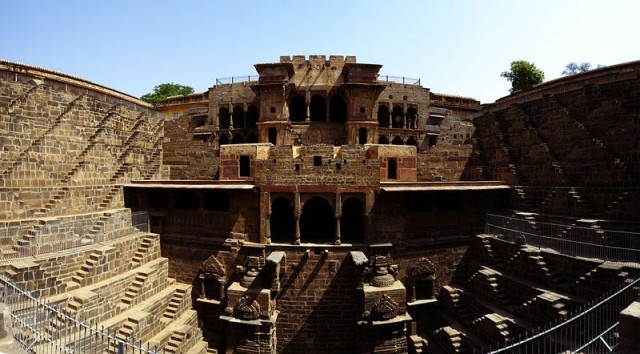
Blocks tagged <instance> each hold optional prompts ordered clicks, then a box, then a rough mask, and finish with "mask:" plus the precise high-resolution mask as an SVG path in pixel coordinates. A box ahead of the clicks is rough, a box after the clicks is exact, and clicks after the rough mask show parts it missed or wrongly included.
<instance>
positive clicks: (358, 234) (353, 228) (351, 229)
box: [340, 197, 364, 243]
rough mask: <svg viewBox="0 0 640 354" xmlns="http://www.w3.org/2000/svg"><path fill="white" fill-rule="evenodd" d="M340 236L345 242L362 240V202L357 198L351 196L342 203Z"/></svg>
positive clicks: (360, 241) (359, 241)
mask: <svg viewBox="0 0 640 354" xmlns="http://www.w3.org/2000/svg"><path fill="white" fill-rule="evenodd" d="M340 238H341V240H342V241H343V242H346V243H362V242H363V241H364V204H362V202H361V201H360V199H358V198H355V197H351V198H348V199H347V200H346V201H345V202H344V203H342V217H341V218H340Z"/></svg>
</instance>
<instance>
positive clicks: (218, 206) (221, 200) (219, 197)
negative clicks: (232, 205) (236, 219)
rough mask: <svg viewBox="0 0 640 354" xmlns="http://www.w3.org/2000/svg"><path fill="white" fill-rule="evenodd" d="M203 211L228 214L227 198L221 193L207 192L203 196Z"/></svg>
mask: <svg viewBox="0 0 640 354" xmlns="http://www.w3.org/2000/svg"><path fill="white" fill-rule="evenodd" d="M204 210H206V211H220V212H228V211H229V197H228V196H227V195H226V194H225V193H223V192H218V191H215V192H207V193H206V194H205V195H204Z"/></svg>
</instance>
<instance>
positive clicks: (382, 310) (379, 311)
mask: <svg viewBox="0 0 640 354" xmlns="http://www.w3.org/2000/svg"><path fill="white" fill-rule="evenodd" d="M399 310H400V306H399V305H398V304H397V303H396V302H395V301H393V299H392V298H391V297H390V296H389V295H382V296H381V297H380V299H379V300H378V302H376V303H375V305H373V308H371V315H370V318H371V319H372V320H378V321H386V320H390V319H392V318H394V317H396V316H398V312H399Z"/></svg>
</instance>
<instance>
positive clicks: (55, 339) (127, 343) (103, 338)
mask: <svg viewBox="0 0 640 354" xmlns="http://www.w3.org/2000/svg"><path fill="white" fill-rule="evenodd" d="M0 287H1V288H2V290H1V296H2V302H3V303H4V304H5V305H6V306H7V307H8V309H9V316H10V318H11V331H12V332H13V337H14V338H15V339H16V341H17V342H18V343H20V345H21V346H22V347H23V348H24V349H25V350H26V351H27V352H29V353H107V352H112V353H118V354H122V353H134V354H135V353H138V354H143V353H144V354H158V353H164V348H158V347H157V346H156V347H153V348H152V347H150V345H149V343H147V344H146V345H144V344H143V342H142V341H138V340H135V339H134V338H132V337H128V338H124V339H122V338H118V337H119V336H120V335H119V333H118V332H117V331H116V330H114V329H112V328H104V326H98V324H97V323H91V321H82V320H79V319H77V318H76V317H75V316H73V315H72V314H70V313H68V312H67V311H64V310H62V309H58V308H57V307H56V305H54V304H50V303H47V302H46V301H44V300H42V299H39V298H36V297H35V296H33V295H32V294H31V293H30V292H28V291H25V290H23V289H20V288H19V287H18V286H17V285H16V284H15V283H13V281H11V280H10V279H8V278H6V277H5V276H2V275H0Z"/></svg>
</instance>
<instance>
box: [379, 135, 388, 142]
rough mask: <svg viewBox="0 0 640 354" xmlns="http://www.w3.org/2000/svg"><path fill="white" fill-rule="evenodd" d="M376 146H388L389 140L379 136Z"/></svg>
mask: <svg viewBox="0 0 640 354" xmlns="http://www.w3.org/2000/svg"><path fill="white" fill-rule="evenodd" d="M378 144H389V138H387V137H386V136H384V135H380V137H379V138H378Z"/></svg>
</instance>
